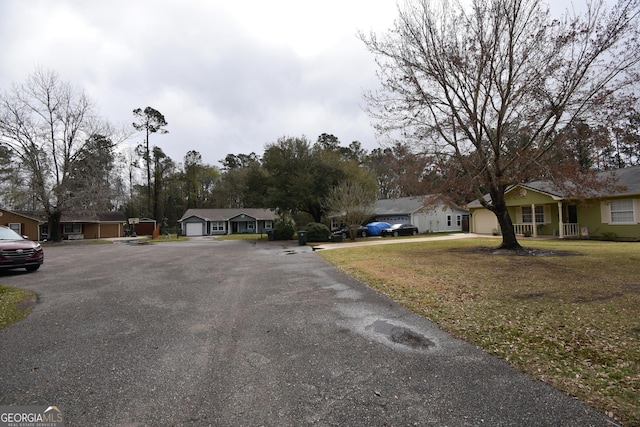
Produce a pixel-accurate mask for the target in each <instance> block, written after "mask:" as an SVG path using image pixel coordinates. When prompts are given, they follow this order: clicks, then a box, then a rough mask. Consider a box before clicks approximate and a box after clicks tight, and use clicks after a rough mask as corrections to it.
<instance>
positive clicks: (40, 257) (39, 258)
mask: <svg viewBox="0 0 640 427" xmlns="http://www.w3.org/2000/svg"><path fill="white" fill-rule="evenodd" d="M43 262H44V251H43V250H42V246H40V244H39V243H36V242H32V241H31V240H29V239H27V238H25V237H22V236H21V235H19V234H18V233H16V232H15V231H13V230H12V229H10V228H9V227H5V226H3V225H0V269H11V268H26V269H27V271H36V270H37V269H39V268H40V266H41V265H42V263H43Z"/></svg>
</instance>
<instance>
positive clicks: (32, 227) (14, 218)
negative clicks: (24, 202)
mask: <svg viewBox="0 0 640 427" xmlns="http://www.w3.org/2000/svg"><path fill="white" fill-rule="evenodd" d="M0 224H1V225H5V226H7V227H9V228H10V229H12V230H13V231H15V232H16V233H18V234H19V235H21V236H27V237H28V238H29V239H30V240H36V241H37V240H43V238H42V229H43V227H45V226H46V224H47V222H46V220H43V219H42V218H40V217H38V216H35V215H33V214H28V213H21V212H13V211H10V210H7V209H2V208H0Z"/></svg>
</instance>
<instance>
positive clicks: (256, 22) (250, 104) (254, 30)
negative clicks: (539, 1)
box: [0, 0, 583, 166]
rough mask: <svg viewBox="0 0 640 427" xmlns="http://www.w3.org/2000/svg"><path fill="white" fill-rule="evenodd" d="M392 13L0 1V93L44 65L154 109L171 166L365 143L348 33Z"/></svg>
mask: <svg viewBox="0 0 640 427" xmlns="http://www.w3.org/2000/svg"><path fill="white" fill-rule="evenodd" d="M558 3H568V1H566V0H560V1H558V0H556V1H555V3H554V5H555V6H556V7H557V4H558ZM578 3H583V0H578ZM396 15H397V7H396V1H395V0H323V1H313V2H312V1H307V0H233V1H231V0H224V1H220V0H181V1H178V0H109V1H104V0H0V46H1V48H0V58H1V59H2V67H0V90H6V89H8V88H9V87H10V86H11V85H12V84H13V83H21V82H23V81H25V80H26V78H27V77H28V76H29V75H30V74H32V73H33V72H34V71H35V69H36V67H42V68H45V69H50V70H53V71H55V72H57V73H58V74H59V76H60V78H61V79H62V80H63V81H68V82H71V83H72V84H74V85H76V86H77V87H79V88H81V89H83V90H84V91H85V92H86V93H87V94H89V96H90V97H91V98H92V99H93V100H94V101H95V102H96V103H97V105H98V107H99V109H100V114H101V116H102V117H104V118H105V119H107V120H109V121H110V122H112V123H114V124H120V125H126V126H131V123H132V122H133V121H134V117H133V114H132V111H133V110H134V109H135V108H143V109H144V108H145V107H147V106H150V107H153V108H155V109H156V110H158V111H160V112H161V113H162V114H164V116H165V118H166V120H167V122H168V126H167V128H166V129H167V130H168V131H169V133H168V134H166V135H153V136H152V139H151V144H153V145H157V146H159V147H161V148H162V149H163V151H164V152H165V153H166V154H167V155H169V156H170V157H171V158H172V159H173V160H174V161H176V162H182V161H183V158H184V155H185V154H186V153H187V151H189V150H196V151H198V152H200V153H201V154H202V157H203V161H204V162H205V163H208V164H212V165H216V166H218V160H221V159H223V158H224V157H225V156H226V155H227V154H229V153H233V154H238V153H243V154H249V153H251V152H255V153H257V154H258V155H262V153H263V152H264V146H265V144H268V143H272V142H275V141H277V139H278V138H280V137H282V136H302V135H305V136H306V137H307V138H308V139H309V140H311V141H312V142H313V141H315V140H316V139H317V137H318V135H320V134H321V133H330V134H334V135H335V136H337V137H338V138H339V139H340V141H341V142H342V144H343V145H348V144H349V143H350V142H352V141H354V140H357V141H360V142H361V143H362V144H363V146H364V148H366V149H367V150H371V149H373V148H377V147H379V144H378V141H376V136H375V133H374V131H373V128H372V126H371V120H370V118H369V117H368V116H367V115H366V114H365V113H364V111H363V107H364V105H365V102H364V100H363V98H362V95H363V93H364V91H366V90H370V89H375V88H376V87H377V86H378V81H377V79H376V77H375V71H376V67H375V63H374V58H373V56H372V55H371V54H370V53H369V52H368V51H367V50H366V48H365V45H364V43H362V42H361V41H360V40H359V39H358V38H357V37H356V33H357V31H358V30H362V31H364V32H365V33H368V32H369V31H371V30H374V31H376V32H383V31H386V30H387V29H389V28H390V27H391V26H392V24H393V20H394V19H395V17H396ZM141 141H142V135H135V136H134V137H133V138H132V140H131V141H130V143H131V145H133V146H135V145H136V144H137V143H139V142H141Z"/></svg>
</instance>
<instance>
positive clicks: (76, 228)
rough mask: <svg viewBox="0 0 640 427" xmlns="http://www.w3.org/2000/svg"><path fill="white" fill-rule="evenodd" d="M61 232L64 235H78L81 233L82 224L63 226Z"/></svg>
mask: <svg viewBox="0 0 640 427" xmlns="http://www.w3.org/2000/svg"><path fill="white" fill-rule="evenodd" d="M62 232H63V233H64V234H80V233H82V224H65V225H64V228H63V229H62Z"/></svg>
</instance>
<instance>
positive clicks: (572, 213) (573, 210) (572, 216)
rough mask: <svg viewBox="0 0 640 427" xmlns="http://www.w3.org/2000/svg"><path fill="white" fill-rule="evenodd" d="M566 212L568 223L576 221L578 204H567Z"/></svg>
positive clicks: (575, 222)
mask: <svg viewBox="0 0 640 427" xmlns="http://www.w3.org/2000/svg"><path fill="white" fill-rule="evenodd" d="M567 214H568V215H569V224H577V223H578V206H576V205H569V206H568V207H567Z"/></svg>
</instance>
